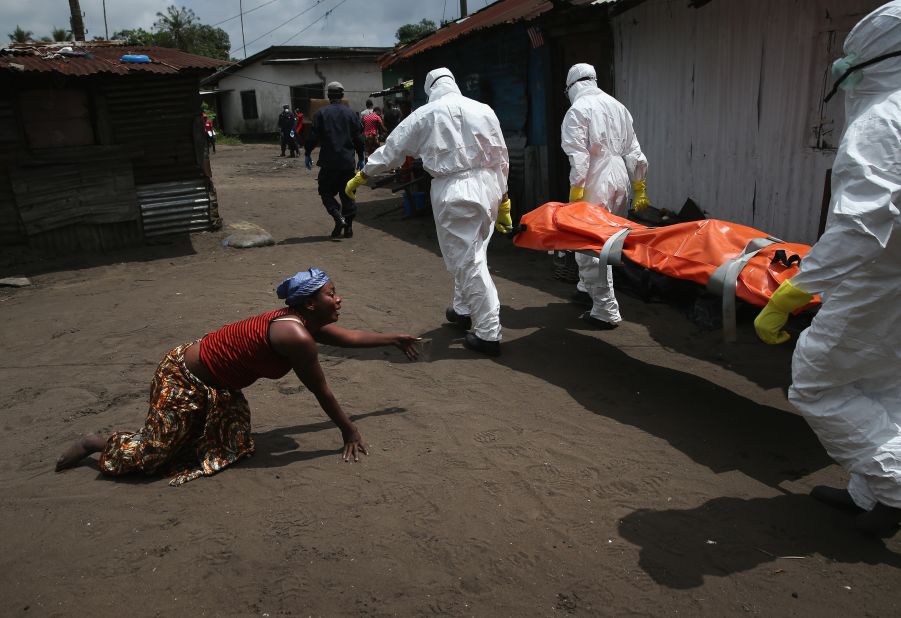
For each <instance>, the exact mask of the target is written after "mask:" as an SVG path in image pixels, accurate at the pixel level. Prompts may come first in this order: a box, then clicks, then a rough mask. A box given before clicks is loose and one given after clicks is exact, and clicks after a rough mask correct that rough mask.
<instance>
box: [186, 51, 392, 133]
mask: <svg viewBox="0 0 901 618" xmlns="http://www.w3.org/2000/svg"><path fill="white" fill-rule="evenodd" d="M386 51H388V48H385V47H306V46H285V47H269V48H267V49H265V50H263V51H261V52H259V53H257V54H254V55H253V56H250V57H248V58H247V59H245V60H242V61H241V62H238V63H236V64H234V65H232V66H229V67H228V68H226V69H224V70H222V71H219V72H218V73H216V74H214V75H212V76H210V77H209V78H207V79H205V80H204V81H203V83H202V88H203V90H202V91H201V96H203V98H204V100H206V101H208V102H209V103H210V104H211V105H214V107H215V108H216V110H217V114H218V118H217V120H218V122H219V126H220V128H221V129H222V131H224V132H225V133H229V134H235V135H245V136H254V135H257V136H262V135H265V134H272V133H275V132H276V131H277V130H278V124H277V123H278V115H279V113H280V112H281V110H282V106H283V105H286V104H287V105H290V106H291V109H294V108H298V107H299V108H300V109H301V110H302V111H303V112H304V113H305V114H307V115H309V106H310V100H311V99H322V98H325V86H326V84H328V83H329V82H332V81H339V82H341V83H342V84H343V85H344V88H345V97H344V98H345V99H347V101H348V103H349V105H350V106H351V108H352V109H357V110H359V109H363V107H365V103H366V99H367V96H368V94H369V93H370V92H373V91H376V90H381V89H382V88H384V87H385V84H384V82H383V80H382V69H381V68H380V67H379V64H378V58H379V57H380V56H381V55H383V54H384V53H385V52H386Z"/></svg>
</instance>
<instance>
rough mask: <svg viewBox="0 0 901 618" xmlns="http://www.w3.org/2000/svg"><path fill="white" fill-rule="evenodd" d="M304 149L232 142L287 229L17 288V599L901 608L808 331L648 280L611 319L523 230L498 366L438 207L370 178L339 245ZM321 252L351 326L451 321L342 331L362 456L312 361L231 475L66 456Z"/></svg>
mask: <svg viewBox="0 0 901 618" xmlns="http://www.w3.org/2000/svg"><path fill="white" fill-rule="evenodd" d="M276 154H277V148H276V147H274V146H262V145H252V146H235V147H220V149H219V153H218V154H217V155H215V156H214V159H213V169H214V173H215V181H216V185H217V188H218V191H219V198H220V202H221V212H222V216H223V217H224V219H225V221H226V223H228V222H237V221H247V222H251V223H255V224H257V225H259V226H262V227H263V228H265V229H267V230H269V231H270V232H271V233H272V235H273V236H274V238H275V240H276V244H275V245H274V246H271V247H265V248H260V249H249V250H236V249H230V248H226V247H223V246H222V245H221V241H222V239H223V238H224V237H225V235H226V231H225V230H223V231H220V232H215V233H205V234H195V235H194V236H192V237H191V238H190V239H182V240H171V241H167V242H165V243H157V244H154V245H152V246H149V247H145V248H141V249H136V250H131V251H123V252H120V253H116V254H113V255H108V256H103V257H101V258H90V259H79V260H69V261H68V262H66V263H61V262H58V261H57V262H30V263H28V264H24V265H21V266H20V267H19V269H18V273H19V274H25V275H28V276H31V277H32V278H33V280H34V282H35V285H34V286H32V287H30V288H23V289H18V290H11V289H0V319H2V322H3V324H4V326H3V329H2V331H0V347H2V349H3V351H4V354H3V357H2V359H0V376H2V379H0V401H2V406H3V414H2V423H3V430H4V432H3V437H2V449H3V452H4V454H5V457H4V461H5V465H4V466H3V468H2V471H0V487H2V490H3V491H2V497H0V507H2V512H3V515H4V516H3V518H2V521H0V534H2V538H3V552H2V556H0V565H2V573H3V585H2V587H0V608H2V613H3V614H4V615H38V616H57V615H58V616H76V615H78V616H81V615H97V616H107V615H120V614H122V613H123V612H126V613H130V614H134V615H138V616H155V615H159V616H176V615H181V616H201V615H212V616H250V615H258V616H276V615H304V616H307V615H312V616H317V615H321V616H342V615H366V616H370V615H371V616H391V615H398V616H419V615H431V614H443V615H455V616H456V615H474V616H496V615H501V616H517V615H526V616H551V615H577V616H578V615H617V616H620V615H648V614H651V615H663V614H676V613H678V614H686V613H687V614H690V615H698V614H706V615H712V616H715V615H733V614H739V615H744V614H746V613H752V614H761V615H768V616H772V615H893V614H897V612H898V598H899V597H898V586H897V583H898V581H899V566H901V535H898V536H896V538H894V539H891V540H889V541H886V542H884V543H883V542H877V541H872V540H867V539H864V538H862V537H860V536H859V535H858V534H856V533H855V531H854V529H853V527H852V522H851V520H850V519H849V518H848V517H847V516H845V515H843V514H841V513H837V512H832V511H830V510H828V509H826V508H824V507H821V506H820V505H818V504H816V503H814V502H813V501H812V500H810V499H809V498H808V497H807V496H806V493H807V492H808V491H809V489H810V488H811V487H812V486H813V485H816V484H820V483H831V484H840V483H842V482H843V481H844V478H843V475H842V473H841V470H840V469H839V468H838V467H836V466H835V465H833V464H831V462H830V461H829V460H828V458H827V457H826V456H825V454H824V453H823V451H822V448H821V447H820V445H819V444H818V443H817V441H816V439H815V437H814V436H813V435H812V434H811V432H810V431H809V429H808V428H807V426H806V424H805V423H804V422H803V421H802V420H801V419H799V418H798V417H796V416H794V415H793V414H791V413H789V412H787V411H786V410H788V405H787V404H786V402H785V398H784V394H783V393H784V389H785V387H786V386H787V380H788V368H789V359H790V353H791V350H790V348H776V349H773V348H768V347H764V346H762V345H760V344H758V343H757V342H756V341H755V340H754V338H753V333H752V331H751V330H750V327H749V325H747V324H745V325H743V327H742V329H741V331H740V341H739V343H737V344H733V345H730V346H727V345H724V344H723V343H721V341H720V335H719V333H718V332H703V331H699V330H698V329H697V328H696V327H694V326H693V325H692V324H691V323H690V322H689V321H688V320H687V319H686V318H685V317H684V316H683V315H682V314H681V313H679V312H678V311H677V310H675V309H674V308H672V307H670V306H667V305H662V304H645V303H643V302H641V301H640V300H638V299H636V298H632V297H630V296H628V295H625V294H621V295H620V296H621V301H622V305H623V314H624V317H625V320H626V322H625V323H624V325H623V326H622V327H621V328H620V329H618V330H617V331H615V332H612V333H607V332H597V331H592V330H589V329H587V328H584V327H583V326H582V325H581V324H580V322H578V321H577V320H576V316H577V315H578V313H579V311H580V310H579V308H577V307H574V306H573V305H571V304H569V303H568V302H567V297H568V295H569V293H570V291H571V288H570V286H567V285H564V284H562V283H560V282H558V281H555V280H553V279H552V278H551V277H550V274H551V264H550V261H549V258H548V256H546V255H543V254H540V253H537V252H527V251H523V250H518V249H515V248H514V247H512V246H511V245H510V244H509V242H508V241H505V239H495V240H493V241H492V248H491V251H490V254H489V261H490V265H491V268H492V271H493V274H494V277H495V281H496V282H497V285H498V288H499V292H500V295H501V299H502V303H503V309H502V314H501V317H502V322H503V323H504V326H505V331H504V336H505V339H504V354H503V356H502V357H500V358H499V359H495V360H492V359H487V358H477V357H475V356H474V355H473V354H471V353H469V352H468V351H466V350H465V349H464V348H463V347H462V345H461V333H460V332H458V331H456V330H453V329H452V328H450V327H449V326H447V325H445V324H443V322H444V319H443V312H444V307H445V305H446V303H447V300H448V298H449V295H450V292H451V280H450V277H449V275H448V274H447V272H446V271H445V270H444V265H443V262H442V260H441V258H440V256H439V254H438V250H437V245H436V242H435V234H434V229H433V223H432V221H431V219H430V218H415V219H409V220H404V219H402V213H401V211H400V208H399V204H400V200H399V198H398V196H397V195H392V194H391V193H389V192H388V191H387V190H376V191H371V190H370V189H368V188H362V189H360V198H361V203H360V216H359V219H358V224H357V225H356V227H357V230H356V236H355V237H354V238H353V239H351V240H342V241H340V242H334V241H330V240H328V239H327V238H326V234H327V233H328V232H329V231H330V229H331V224H330V222H329V219H328V218H327V216H326V215H325V213H324V211H323V209H322V206H321V204H320V203H319V200H318V197H317V195H316V192H315V178H314V175H313V174H311V173H309V172H307V171H306V170H304V169H303V166H302V159H281V158H278V157H277V156H273V155H276ZM311 265H318V266H319V267H321V268H323V269H325V270H326V271H327V272H329V273H330V274H331V275H332V276H333V278H334V279H335V280H336V283H337V286H338V289H339V292H340V293H341V294H342V295H343V298H344V309H343V311H342V317H341V321H342V323H343V324H345V325H347V326H350V327H362V328H368V329H374V330H402V331H409V332H413V333H417V334H422V335H423V336H424V337H427V338H429V339H430V340H431V341H432V344H431V354H430V358H429V359H428V360H427V361H426V362H419V363H408V362H406V361H405V360H404V359H403V358H402V357H401V354H400V353H399V352H395V351H385V350H369V351H367V350H363V351H356V350H339V349H332V348H323V349H322V356H321V360H322V363H323V365H324V368H325V371H326V374H327V377H328V380H329V382H330V384H331V386H332V388H333V390H334V391H335V393H336V395H337V396H338V398H339V400H340V401H341V403H342V405H344V406H345V409H346V410H348V411H349V412H350V413H351V414H352V415H354V416H355V417H356V419H357V423H358V426H359V427H360V429H361V431H362V432H363V435H364V437H365V438H366V439H367V440H368V441H369V443H370V445H371V449H372V454H371V455H370V456H369V457H366V458H365V460H364V461H363V462H361V463H359V464H356V465H348V464H343V463H341V462H340V460H339V455H338V449H339V447H340V434H339V433H338V431H337V430H335V429H334V428H333V427H332V426H331V424H330V423H329V422H328V421H327V419H326V418H325V415H324V414H323V413H322V412H321V410H320V409H319V408H318V406H317V405H316V402H315V400H314V399H313V398H312V397H311V396H310V394H309V393H307V392H306V391H305V390H304V389H303V388H302V387H301V386H299V385H298V383H297V380H296V378H293V377H290V376H289V377H286V378H284V379H282V380H279V381H275V382H271V381H270V382H261V383H258V384H255V385H253V386H251V387H250V388H248V389H246V391H245V394H246V395H247V398H248V400H249V401H250V405H251V409H252V410H253V415H254V417H253V418H254V431H255V440H256V446H257V451H256V454H255V455H254V456H253V457H252V458H251V459H248V460H246V461H242V462H240V463H238V464H236V465H235V466H233V467H232V468H230V469H228V470H226V471H224V472H222V473H221V474H218V475H216V476H213V477H211V478H204V479H199V480H196V481H193V482H191V483H189V484H187V485H185V486H183V487H180V488H177V489H176V488H171V487H169V486H168V485H167V482H166V480H165V479H161V478H150V479H125V480H109V479H107V478H104V477H101V476H100V474H99V473H98V471H97V468H96V463H94V461H93V460H92V461H90V462H87V463H86V464H85V465H83V466H80V467H77V468H75V469H72V470H69V471H66V472H64V473H62V474H56V473H54V472H53V462H54V460H55V458H56V456H57V455H58V453H59V451H60V450H61V449H62V448H63V447H64V446H65V445H66V444H67V443H68V442H69V441H70V440H72V439H74V438H75V437H76V436H78V435H80V434H82V433H85V432H90V431H97V430H100V431H111V430H115V429H136V428H138V427H139V426H140V424H141V422H142V420H143V414H144V410H145V405H146V397H147V391H148V385H149V382H150V378H151V376H152V372H153V370H154V368H155V366H156V364H157V363H158V362H159V360H160V358H161V356H162V354H163V353H165V352H166V351H167V350H168V349H170V348H171V347H173V346H174V345H177V344H179V343H183V342H185V341H189V340H192V339H194V338H197V337H199V336H201V335H203V334H204V333H205V332H207V331H208V330H211V329H214V328H216V327H218V326H220V325H222V324H224V323H227V322H230V321H234V320H236V319H239V318H242V317H245V316H248V315H251V314H253V313H255V312H259V311H261V310H266V309H269V308H273V307H276V306H277V301H276V299H275V297H274V294H273V288H274V287H275V285H276V284H277V283H278V282H279V281H281V279H282V278H283V277H285V276H287V275H290V274H293V273H294V272H295V271H297V270H299V269H304V268H308V267H309V266H311Z"/></svg>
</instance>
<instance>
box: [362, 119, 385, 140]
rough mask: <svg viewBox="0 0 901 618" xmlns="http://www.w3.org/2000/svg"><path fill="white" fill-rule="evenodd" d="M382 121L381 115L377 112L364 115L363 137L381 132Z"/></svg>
mask: <svg viewBox="0 0 901 618" xmlns="http://www.w3.org/2000/svg"><path fill="white" fill-rule="evenodd" d="M381 122H382V118H381V116H379V115H378V114H376V113H372V114H367V115H365V116H363V137H366V136H370V135H378V134H379V125H380V124H381Z"/></svg>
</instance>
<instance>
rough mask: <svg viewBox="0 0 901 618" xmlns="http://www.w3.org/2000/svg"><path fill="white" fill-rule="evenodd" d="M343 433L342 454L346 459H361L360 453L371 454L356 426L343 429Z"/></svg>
mask: <svg viewBox="0 0 901 618" xmlns="http://www.w3.org/2000/svg"><path fill="white" fill-rule="evenodd" d="M341 435H342V436H343V437H344V454H343V455H342V458H343V459H344V461H360V453H363V454H364V455H368V454H369V450H368V449H367V447H366V443H365V442H363V436H361V435H360V432H359V431H357V430H356V428H353V429H351V430H350V431H347V432H344V431H342V432H341Z"/></svg>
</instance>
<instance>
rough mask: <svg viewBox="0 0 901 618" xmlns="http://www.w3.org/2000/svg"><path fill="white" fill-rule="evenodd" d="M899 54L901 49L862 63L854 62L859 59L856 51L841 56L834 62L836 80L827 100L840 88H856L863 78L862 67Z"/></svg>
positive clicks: (846, 90)
mask: <svg viewBox="0 0 901 618" xmlns="http://www.w3.org/2000/svg"><path fill="white" fill-rule="evenodd" d="M897 56H901V51H895V52H889V53H887V54H882V55H881V56H877V57H875V58H872V59H870V60H867V61H865V62H861V63H860V64H854V61H855V60H857V54H854V53H850V54H848V55H847V56H843V57H842V58H839V59H838V60H836V61H835V62H833V63H832V78H833V79H835V80H836V81H835V84H834V85H833V86H832V90H831V91H830V92H829V94H828V95H826V99H825V100H826V101H829V99H831V98H832V97H833V96H834V95H835V93H836V92H838V90H839V89H841V90H844V91H845V92H850V91H852V90H854V87H855V86H856V85H857V84H859V83H860V80H862V79H863V72H862V69H864V68H865V67H868V66H870V65H871V64H876V63H877V62H882V61H883V60H888V59H889V58H895V57H897Z"/></svg>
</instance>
